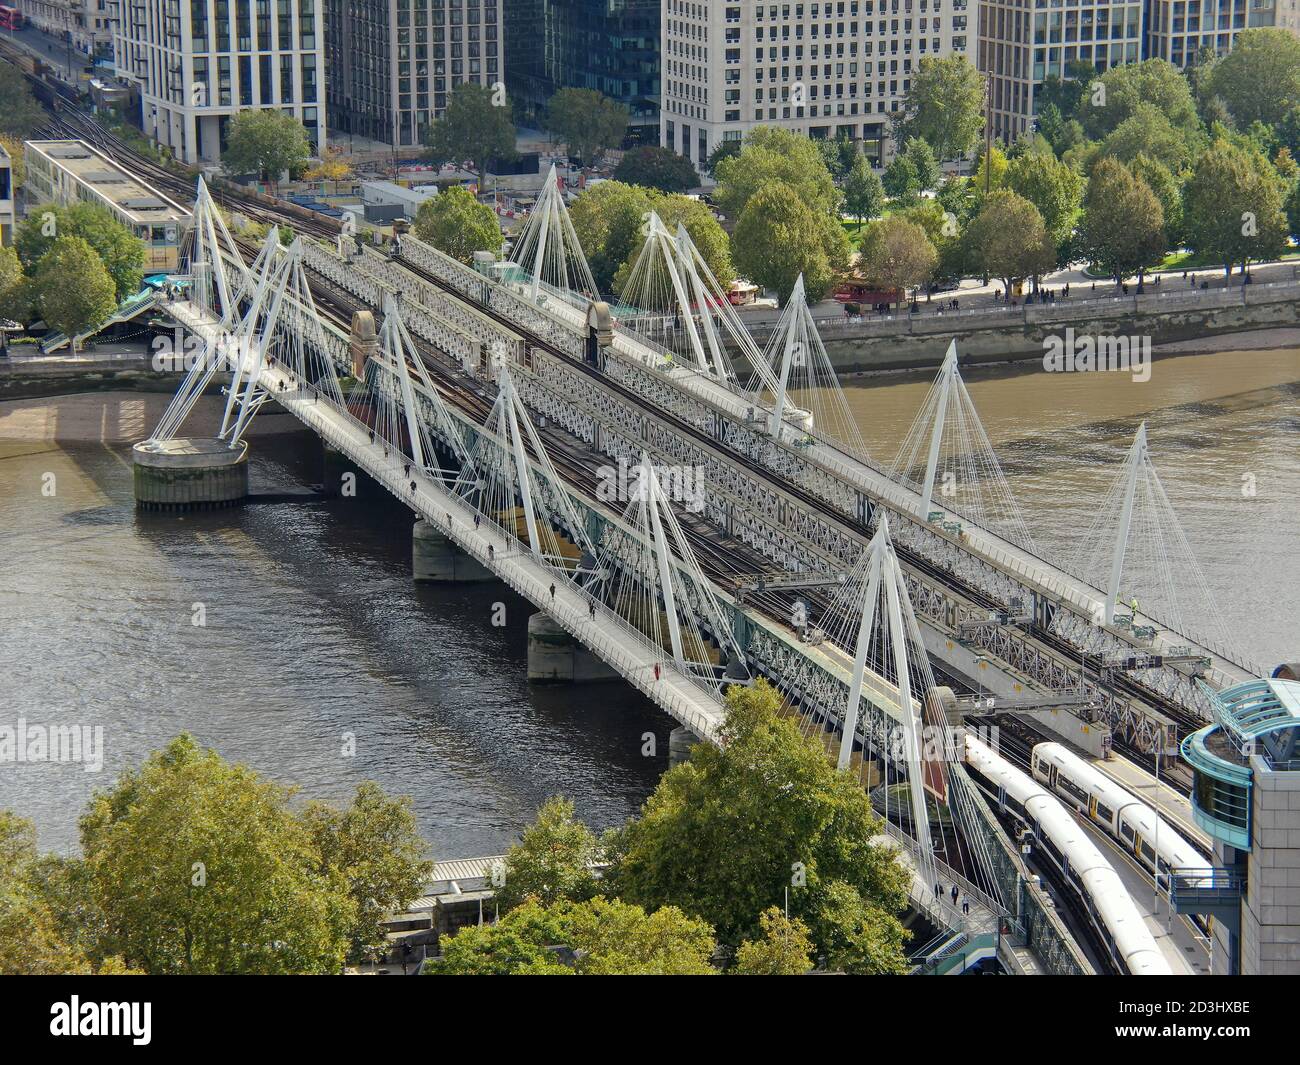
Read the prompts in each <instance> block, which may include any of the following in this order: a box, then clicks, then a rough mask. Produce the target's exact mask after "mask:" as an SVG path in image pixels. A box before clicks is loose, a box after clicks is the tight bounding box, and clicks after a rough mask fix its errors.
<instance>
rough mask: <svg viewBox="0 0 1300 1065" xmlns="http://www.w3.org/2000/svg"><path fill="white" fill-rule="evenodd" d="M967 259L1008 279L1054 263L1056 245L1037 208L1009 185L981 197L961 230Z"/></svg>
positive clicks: (1007, 282)
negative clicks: (978, 206) (978, 204)
mask: <svg viewBox="0 0 1300 1065" xmlns="http://www.w3.org/2000/svg"><path fill="white" fill-rule="evenodd" d="M963 240H964V243H965V245H966V252H965V254H966V255H967V256H968V261H969V262H970V263H972V264H974V265H975V266H976V267H977V268H978V269H979V270H980V271H981V272H983V273H984V274H985V275H987V276H989V277H997V278H1001V279H1002V283H1003V284H1004V285H1006V287H1007V291H1008V292H1010V290H1011V284H1012V282H1014V281H1016V280H1018V279H1020V278H1025V277H1037V276H1038V275H1039V274H1043V273H1046V272H1047V271H1048V270H1050V269H1051V268H1052V267H1053V266H1055V265H1056V249H1055V247H1054V246H1053V245H1052V241H1051V239H1050V238H1049V237H1048V235H1047V228H1046V226H1044V225H1043V216H1042V215H1041V214H1039V213H1038V208H1037V207H1035V206H1034V205H1033V204H1032V203H1030V202H1029V201H1028V200H1027V199H1025V198H1024V197H1023V196H1020V195H1019V194H1017V193H1015V192H1012V191H1011V190H1010V189H998V190H997V191H995V192H992V193H990V194H989V196H988V197H987V198H986V199H985V200H984V204H983V206H982V207H981V208H980V212H979V214H978V215H976V216H975V217H974V218H973V219H972V220H971V223H970V225H969V226H967V227H966V232H965V233H964V234H963Z"/></svg>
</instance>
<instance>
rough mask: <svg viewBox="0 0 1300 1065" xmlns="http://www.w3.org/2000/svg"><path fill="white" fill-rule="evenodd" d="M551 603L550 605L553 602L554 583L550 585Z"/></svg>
mask: <svg viewBox="0 0 1300 1065" xmlns="http://www.w3.org/2000/svg"><path fill="white" fill-rule="evenodd" d="M551 602H552V603H554V602H555V584H554V583H552V584H551Z"/></svg>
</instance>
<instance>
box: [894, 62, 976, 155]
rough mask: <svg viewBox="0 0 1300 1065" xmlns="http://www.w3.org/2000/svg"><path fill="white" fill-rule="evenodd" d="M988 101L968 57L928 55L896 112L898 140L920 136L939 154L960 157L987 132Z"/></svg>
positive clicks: (898, 142) (895, 135)
mask: <svg viewBox="0 0 1300 1065" xmlns="http://www.w3.org/2000/svg"><path fill="white" fill-rule="evenodd" d="M983 107H984V79H983V78H982V77H981V76H980V73H979V71H978V70H976V69H975V67H974V65H973V64H972V63H971V62H970V60H969V59H967V58H966V57H965V56H961V55H952V56H948V57H946V58H943V59H938V58H935V57H933V56H926V57H925V58H923V59H922V60H921V63H920V66H919V67H918V69H917V71H916V73H915V74H913V75H912V84H911V87H910V88H909V89H908V91H907V96H906V98H905V99H904V101H903V106H902V107H901V108H900V109H899V110H898V111H896V112H895V116H896V117H895V118H894V131H893V132H894V143H895V144H903V143H905V142H906V140H907V138H909V137H921V138H923V139H924V140H925V142H926V143H927V144H929V145H930V147H931V148H932V149H933V150H934V154H935V155H936V156H937V157H938V158H939V159H940V160H949V159H960V158H962V157H963V156H965V155H967V154H968V153H969V152H970V151H972V150H973V149H974V147H975V145H976V144H977V143H978V142H979V138H980V135H981V134H982V133H983V132H984V118H983Z"/></svg>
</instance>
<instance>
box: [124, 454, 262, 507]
mask: <svg viewBox="0 0 1300 1065" xmlns="http://www.w3.org/2000/svg"><path fill="white" fill-rule="evenodd" d="M132 457H133V458H134V460H135V463H134V480H135V501H136V506H138V507H139V508H140V509H141V510H172V511H184V510H213V509H216V508H220V507H231V506H237V505H238V504H240V503H242V502H243V501H244V499H245V498H246V497H247V496H248V444H247V442H246V441H242V440H241V441H240V442H239V444H238V446H237V447H234V448H232V447H230V446H229V445H228V444H227V443H226V442H225V441H224V440H212V439H205V438H198V437H177V438H176V439H174V440H156V441H150V440H146V441H144V442H142V443H139V444H136V445H135V448H134V450H133V452H132Z"/></svg>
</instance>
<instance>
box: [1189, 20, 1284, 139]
mask: <svg viewBox="0 0 1300 1065" xmlns="http://www.w3.org/2000/svg"><path fill="white" fill-rule="evenodd" d="M1209 81H1210V88H1211V90H1212V92H1213V93H1214V95H1216V96H1219V97H1220V98H1222V99H1223V101H1224V102H1225V103H1226V104H1227V106H1228V110H1229V111H1231V112H1232V117H1233V118H1234V119H1236V121H1237V126H1238V127H1239V128H1241V127H1245V126H1248V125H1249V124H1250V123H1251V122H1254V121H1256V120H1257V119H1258V120H1260V121H1262V122H1266V123H1268V124H1269V125H1276V124H1277V123H1279V122H1281V121H1282V120H1283V118H1285V117H1286V114H1287V112H1288V111H1290V110H1291V109H1292V108H1294V107H1297V106H1300V40H1297V39H1296V37H1295V35H1294V34H1292V33H1291V31H1290V30H1284V29H1279V28H1275V27H1263V26H1261V27H1258V28H1255V29H1247V30H1242V31H1241V32H1240V33H1238V34H1237V37H1236V40H1235V41H1233V44H1232V51H1231V52H1229V53H1228V54H1227V55H1225V56H1224V57H1223V58H1222V59H1219V60H1218V61H1217V62H1216V63H1215V64H1214V70H1213V73H1212V74H1211V76H1210V79H1209Z"/></svg>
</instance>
